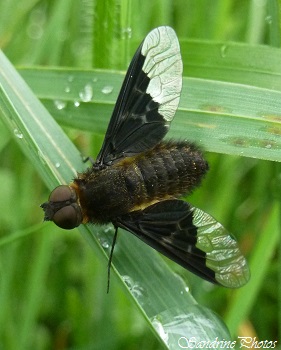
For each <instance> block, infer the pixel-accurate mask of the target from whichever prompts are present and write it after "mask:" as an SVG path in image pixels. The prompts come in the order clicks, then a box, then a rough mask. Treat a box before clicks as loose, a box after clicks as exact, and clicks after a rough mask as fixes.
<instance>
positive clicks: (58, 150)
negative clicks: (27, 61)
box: [0, 53, 229, 349]
mask: <svg viewBox="0 0 281 350" xmlns="http://www.w3.org/2000/svg"><path fill="white" fill-rule="evenodd" d="M0 67H1V68H0V106H1V107H0V115H1V117H2V119H3V121H4V122H5V123H6V125H7V127H8V128H9V130H10V132H11V133H13V134H14V135H15V137H16V139H17V141H18V144H19V146H20V147H21V149H22V150H23V151H24V152H25V154H26V155H27V157H28V158H29V159H30V160H31V161H32V163H33V164H34V167H35V168H36V169H37V170H38V172H39V173H40V174H41V176H42V178H43V179H44V180H45V182H46V183H47V185H48V186H49V188H50V189H52V188H53V187H54V186H55V185H56V184H58V183H67V182H69V181H70V180H71V178H72V177H73V176H75V174H76V169H78V170H79V171H81V170H83V169H84V168H85V164H84V163H83V162H82V159H81V157H80V154H79V152H78V151H77V150H76V149H75V147H74V146H73V145H72V143H71V142H70V141H69V139H68V138H67V137H66V136H65V134H64V132H63V131H62V129H61V128H60V127H59V126H58V125H57V124H56V122H55V121H54V120H53V119H52V118H51V116H50V115H49V114H48V112H47V111H46V109H45V108H44V107H43V106H42V105H41V104H40V102H39V101H38V100H37V99H36V98H35V96H34V95H33V93H32V92H31V90H30V89H29V88H28V87H27V86H26V84H25V82H24V81H23V80H22V79H21V78H20V76H19V75H18V74H17V72H16V71H15V70H14V68H13V67H12V65H11V64H10V63H9V61H8V60H7V59H6V57H5V56H4V55H3V54H2V53H0ZM54 85H55V84H54ZM45 225H50V227H51V225H52V224H51V223H46V224H45ZM79 230H80V232H81V233H82V235H83V236H84V237H85V238H86V239H87V241H88V242H89V243H90V245H91V246H92V247H93V249H94V251H95V253H97V255H98V256H103V257H105V256H106V255H108V254H109V250H110V244H111V239H112V234H111V233H112V232H111V233H110V230H109V229H102V230H100V229H96V228H93V227H89V226H81V227H79ZM98 232H99V233H98ZM103 247H104V248H103ZM113 262H114V271H115V272H116V275H117V276H118V279H119V280H120V281H121V282H122V283H123V285H124V286H127V288H126V291H127V293H128V295H129V296H130V297H131V298H133V300H134V301H135V303H136V304H137V305H138V307H139V308H140V310H141V311H142V312H143V314H144V315H145V317H146V319H147V320H148V322H149V324H150V326H151V328H152V329H154V331H155V332H156V333H157V334H158V336H159V339H161V341H162V342H163V345H165V346H166V347H168V348H169V349H178V339H179V337H180V336H183V337H187V338H190V337H191V336H194V337H196V339H197V340H204V341H207V340H213V339H214V338H216V337H218V338H219V339H228V338H229V334H228V331H227V329H226V328H225V326H224V324H223V323H222V321H221V320H220V319H219V318H218V317H217V316H216V315H215V314H214V313H213V312H212V311H210V310H208V309H207V308H204V307H201V306H199V305H197V304H196V302H195V300H194V299H193V297H192V295H191V293H190V292H189V290H188V288H187V287H186V285H185V283H184V282H183V280H182V279H181V278H180V277H179V276H177V275H175V274H174V273H173V272H172V271H171V270H170V269H169V268H168V267H167V265H166V264H165V263H164V260H163V259H162V258H161V257H160V256H159V254H157V253H156V252H154V251H153V250H152V249H150V248H149V247H147V246H145V245H144V244H143V243H142V242H140V241H138V240H137V239H136V238H135V237H133V236H131V235H129V234H128V233H127V232H123V231H121V232H120V234H119V238H118V245H117V247H116V251H115V254H114V261H113ZM34 274H35V275H36V271H34ZM99 288H100V287H99ZM111 288H114V286H113V283H112V284H111ZM104 290H106V286H104ZM28 316H29V314H27V317H28ZM25 334H26V330H24V332H23V338H24V339H25V336H24V335H25Z"/></svg>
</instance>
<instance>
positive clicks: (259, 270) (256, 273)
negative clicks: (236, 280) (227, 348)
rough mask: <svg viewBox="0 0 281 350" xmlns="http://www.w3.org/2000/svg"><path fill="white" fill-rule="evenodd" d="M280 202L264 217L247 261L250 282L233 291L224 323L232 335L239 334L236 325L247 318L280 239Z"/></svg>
mask: <svg viewBox="0 0 281 350" xmlns="http://www.w3.org/2000/svg"><path fill="white" fill-rule="evenodd" d="M279 224H280V203H277V202H275V203H273V205H272V207H271V208H270V210H269V215H268V217H267V219H266V224H265V227H264V228H263V230H262V232H261V233H260V236H259V239H258V241H257V243H256V246H255V249H254V252H253V255H252V257H251V259H250V261H249V265H250V269H251V279H250V282H249V283H248V284H247V285H246V286H244V287H243V288H242V289H240V290H237V291H235V292H234V295H233V299H232V302H231V306H230V308H229V310H228V312H227V315H226V323H227V325H228V327H229V329H230V331H231V334H232V335H235V334H239V330H238V326H239V325H240V324H241V322H242V321H243V320H244V321H246V320H247V317H248V315H249V312H250V310H251V309H252V308H253V306H254V305H255V304H256V298H257V295H258V292H259V290H260V289H261V287H262V283H263V282H264V281H266V273H267V271H268V269H269V267H270V264H271V258H272V256H273V254H274V252H275V251H276V249H277V248H278V244H279V241H280V229H277V228H278V227H279Z"/></svg>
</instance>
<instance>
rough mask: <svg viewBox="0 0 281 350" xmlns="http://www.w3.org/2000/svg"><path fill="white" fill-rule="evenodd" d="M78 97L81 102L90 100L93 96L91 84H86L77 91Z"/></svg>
mask: <svg viewBox="0 0 281 350" xmlns="http://www.w3.org/2000/svg"><path fill="white" fill-rule="evenodd" d="M79 97H80V98H81V100H82V101H83V102H90V101H91V99H92V98H93V88H92V85H91V84H86V85H85V86H84V89H83V90H82V91H80V92H79Z"/></svg>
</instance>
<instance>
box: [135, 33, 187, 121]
mask: <svg viewBox="0 0 281 350" xmlns="http://www.w3.org/2000/svg"><path fill="white" fill-rule="evenodd" d="M141 53H142V55H143V56H145V61H144V64H143V67H142V70H143V71H144V72H145V73H146V74H147V76H148V77H149V78H150V82H149V84H148V87H147V91H146V92H147V93H148V94H150V96H151V97H152V99H153V100H154V101H155V102H158V103H159V104H160V106H159V109H158V111H159V113H160V114H161V115H162V116H163V118H164V119H165V120H167V121H168V122H170V121H171V120H172V119H173V118H174V115H175V112H176V110H177V108H178V105H179V101H180V93H181V88H182V70H183V66H182V59H181V54H180V45H179V42H178V38H177V36H176V33H175V32H174V30H173V29H172V28H170V27H158V28H156V29H154V30H152V31H151V32H150V33H148V35H147V36H146V38H145V40H144V42H143V45H142V50H141Z"/></svg>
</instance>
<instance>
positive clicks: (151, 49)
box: [95, 27, 182, 167]
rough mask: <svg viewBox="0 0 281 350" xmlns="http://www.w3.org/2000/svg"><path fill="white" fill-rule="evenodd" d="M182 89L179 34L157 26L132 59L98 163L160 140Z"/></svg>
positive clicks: (102, 163) (170, 119)
mask: <svg viewBox="0 0 281 350" xmlns="http://www.w3.org/2000/svg"><path fill="white" fill-rule="evenodd" d="M181 88H182V59H181V54H180V47H179V42H178V39H177V36H176V33H175V32H174V30H173V29H172V28H170V27H158V28H156V29H154V30H152V31H151V32H150V33H149V34H148V35H147V36H146V38H145V39H144V41H143V42H142V43H141V45H140V46H139V48H138V49H137V51H136V53H135V55H134V57H133V59H132V62H131V64H130V66H129V68H128V71H127V74H126V76H125V79H124V82H123V85H122V88H121V91H120V93H119V96H118V99H117V102H116V105H115V108H114V110H113V114H112V117H111V120H110V122H109V125H108V129H107V132H106V135H105V139H104V142H103V145H102V148H101V150H100V152H99V155H98V157H97V160H96V164H95V165H96V166H98V167H99V166H103V165H111V164H112V162H114V161H116V160H118V159H120V158H122V157H128V156H132V155H135V154H138V153H141V152H143V151H145V150H148V149H150V148H152V147H153V146H155V145H156V144H157V143H158V142H159V141H161V140H162V138H163V137H164V136H165V135H166V133H167V131H168V129H169V126H170V123H171V121H172V119H173V117H174V115H175V112H176V110H177V107H178V104H179V100H180V93H181Z"/></svg>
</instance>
